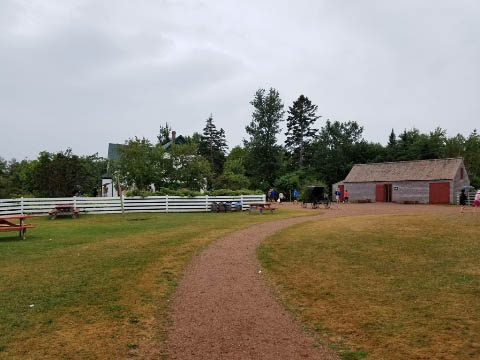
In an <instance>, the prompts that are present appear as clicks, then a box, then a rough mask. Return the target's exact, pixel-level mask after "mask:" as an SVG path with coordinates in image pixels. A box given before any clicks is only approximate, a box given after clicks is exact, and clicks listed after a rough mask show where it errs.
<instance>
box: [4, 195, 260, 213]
mask: <svg viewBox="0 0 480 360" xmlns="http://www.w3.org/2000/svg"><path fill="white" fill-rule="evenodd" d="M123 200H124V201H123V203H124V208H125V212H126V213H133V212H159V213H179V212H207V211H210V206H211V204H212V203H213V202H238V203H240V204H242V210H246V209H248V208H249V207H250V205H249V204H251V203H258V202H265V200H266V199H265V195H240V196H196V197H182V196H149V197H145V198H142V197H124V198H123ZM61 204H72V205H73V206H74V207H75V208H76V209H78V210H79V211H80V213H84V214H87V213H88V214H115V213H121V212H122V208H121V199H120V197H110V198H108V197H69V198H18V199H0V216H8V215H46V214H48V212H49V211H50V210H51V209H53V208H55V205H61Z"/></svg>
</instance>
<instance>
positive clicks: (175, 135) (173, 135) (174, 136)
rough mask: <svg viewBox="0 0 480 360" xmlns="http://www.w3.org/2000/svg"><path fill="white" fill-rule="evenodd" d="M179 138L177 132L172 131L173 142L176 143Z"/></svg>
mask: <svg viewBox="0 0 480 360" xmlns="http://www.w3.org/2000/svg"><path fill="white" fill-rule="evenodd" d="M176 138H177V132H176V131H172V142H175V139H176Z"/></svg>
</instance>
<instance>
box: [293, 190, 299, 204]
mask: <svg viewBox="0 0 480 360" xmlns="http://www.w3.org/2000/svg"><path fill="white" fill-rule="evenodd" d="M297 198H298V191H297V189H295V190H293V202H297Z"/></svg>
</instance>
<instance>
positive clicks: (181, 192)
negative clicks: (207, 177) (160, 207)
mask: <svg viewBox="0 0 480 360" xmlns="http://www.w3.org/2000/svg"><path fill="white" fill-rule="evenodd" d="M165 195H168V196H184V197H194V196H205V195H208V196H240V195H263V192H262V190H248V189H241V190H230V189H218V190H213V191H206V192H204V193H201V192H199V191H193V190H189V189H178V190H172V189H168V188H160V189H158V190H157V191H155V192H153V193H152V192H149V191H146V190H131V191H128V192H127V196H141V197H147V196H165Z"/></svg>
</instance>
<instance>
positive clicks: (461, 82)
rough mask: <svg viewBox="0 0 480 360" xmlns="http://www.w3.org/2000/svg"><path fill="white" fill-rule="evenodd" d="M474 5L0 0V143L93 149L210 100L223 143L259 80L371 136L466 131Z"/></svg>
mask: <svg viewBox="0 0 480 360" xmlns="http://www.w3.org/2000/svg"><path fill="white" fill-rule="evenodd" d="M479 15H480V4H478V3H477V2H476V1H467V0H465V1H453V0H452V1H433V0H428V1H422V2H418V1H413V0H409V1H402V2H393V1H380V0H377V1H374V0H370V1H362V2H358V1H353V0H350V1H344V2H331V1H307V0H303V1H296V2H293V1H286V0H284V1H273V0H269V1H262V2H255V1H253V0H248V1H243V2H237V1H233V0H228V1H222V2H216V1H201V2H200V1H193V0H189V1H153V0H152V1H147V0H144V1H136V2H134V3H132V2H131V1H126V0H124V1H114V0H111V1H100V2H99V1H93V0H78V1H73V0H72V1H68V2H65V1H60V0H55V1H53V0H51V1H28V2H27V1H20V0H18V1H15V0H7V1H2V2H1V3H0V122H1V123H2V130H1V132H0V156H3V157H5V158H11V157H16V158H19V159H21V158H23V157H30V158H33V157H35V156H36V155H37V153H38V152H39V151H42V150H49V151H57V150H62V149H65V148H66V147H72V148H73V150H74V151H75V152H76V153H82V154H89V153H94V152H99V153H100V154H101V155H105V153H106V146H107V143H108V142H122V141H123V140H125V139H127V138H129V137H133V136H135V135H137V136H146V137H149V138H150V139H152V140H154V139H155V135H156V133H157V131H158V126H159V125H160V124H162V123H164V122H165V121H168V122H169V123H170V124H172V125H173V126H174V128H175V129H176V130H177V132H179V133H186V134H190V133H192V132H193V131H200V130H201V129H202V128H203V126H204V121H205V118H206V117H207V116H208V115H209V114H210V113H213V115H214V118H215V121H216V123H217V125H218V126H221V127H223V128H225V130H226V132H227V137H228V140H229V143H230V145H232V146H233V145H236V144H238V143H239V142H240V141H241V139H242V137H243V136H245V135H244V127H245V125H246V124H247V123H248V122H249V120H250V114H251V108H250V105H249V101H250V100H251V98H252V96H253V93H254V92H255V90H256V89H257V88H259V87H270V86H273V87H275V88H277V89H278V90H279V91H280V94H281V96H282V98H283V99H284V101H285V104H286V106H288V105H290V104H291V102H292V101H293V100H294V99H295V98H296V97H298V95H299V94H302V93H303V94H305V95H307V96H309V97H310V98H311V99H312V101H314V102H315V103H316V104H318V105H319V110H320V114H321V115H323V119H325V118H331V119H336V120H342V121H343V120H356V121H358V122H359V123H360V124H362V125H364V126H365V128H366V137H367V138H368V139H370V140H374V141H382V142H384V141H385V139H386V137H387V136H388V133H389V131H390V129H391V128H392V127H394V128H395V129H396V130H397V131H401V130H402V129H403V128H409V127H412V126H416V127H418V128H420V129H421V130H423V131H427V130H431V129H433V128H435V127H436V126H441V127H443V128H446V129H447V130H448V132H449V134H450V135H453V134H455V133H457V132H462V133H468V132H469V131H471V130H472V129H473V128H474V127H478V123H479V122H478V114H479V112H480V103H479V102H478V100H477V99H478V96H479V94H480V91H479V90H480V85H479V84H480V69H479V68H478V63H480V43H479V40H478V39H479V38H480V36H479V35H480V34H479V32H480V25H479V23H478V18H479ZM319 125H321V123H320V124H319ZM7 129H8V131H7ZM18 133H21V134H22V135H21V136H15V135H12V134H18Z"/></svg>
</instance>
